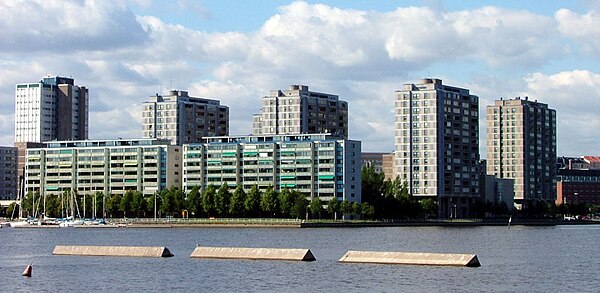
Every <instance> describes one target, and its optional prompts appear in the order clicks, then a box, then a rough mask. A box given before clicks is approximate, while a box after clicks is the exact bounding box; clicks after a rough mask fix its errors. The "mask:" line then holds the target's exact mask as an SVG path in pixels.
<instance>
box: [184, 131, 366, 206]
mask: <svg viewBox="0 0 600 293" xmlns="http://www.w3.org/2000/svg"><path fill="white" fill-rule="evenodd" d="M183 155H184V158H183V164H184V171H183V185H184V188H185V190H186V191H190V190H191V189H192V188H194V186H198V187H200V188H201V189H204V188H206V187H207V186H208V185H210V184H213V185H215V186H216V187H219V186H221V185H223V184H227V185H228V186H230V187H232V188H234V187H235V186H237V185H243V187H244V189H246V190H248V189H250V188H251V187H252V186H253V185H258V187H259V188H260V189H262V190H265V189H266V188H267V187H268V186H273V187H274V188H275V190H277V191H281V190H283V189H285V188H289V189H294V190H297V191H299V192H302V193H303V194H305V195H306V196H307V197H310V198H315V197H317V198H320V199H321V200H323V201H328V200H330V199H331V198H333V197H336V198H337V199H338V200H348V201H354V202H360V201H361V142H360V141H354V140H345V139H340V138H338V137H336V136H334V135H331V134H294V135H274V136H260V135H258V136H223V137H206V138H204V142H203V143H201V144H187V145H184V146H183Z"/></svg>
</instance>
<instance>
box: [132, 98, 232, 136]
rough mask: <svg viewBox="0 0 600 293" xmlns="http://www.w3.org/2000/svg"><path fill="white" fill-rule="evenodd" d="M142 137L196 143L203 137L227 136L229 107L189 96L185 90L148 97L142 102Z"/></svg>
mask: <svg viewBox="0 0 600 293" xmlns="http://www.w3.org/2000/svg"><path fill="white" fill-rule="evenodd" d="M142 117H143V125H142V128H143V137H144V138H160V139H170V140H171V141H172V144H175V145H181V144H185V143H196V142H200V141H201V140H202V137H204V136H222V135H228V134H229V107H227V106H224V105H221V104H220V102H219V101H217V100H211V99H204V98H196V97H190V96H189V95H188V93H187V92H186V91H176V90H172V91H170V92H169V94H168V95H165V96H160V95H158V94H156V95H155V96H151V97H150V98H149V101H147V102H144V111H143V113H142Z"/></svg>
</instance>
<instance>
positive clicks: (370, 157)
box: [361, 153, 395, 180]
mask: <svg viewBox="0 0 600 293" xmlns="http://www.w3.org/2000/svg"><path fill="white" fill-rule="evenodd" d="M361 156H362V165H363V167H373V168H374V169H375V172H376V173H383V174H384V175H385V179H386V180H388V179H389V180H394V178H395V177H394V153H362V154H361Z"/></svg>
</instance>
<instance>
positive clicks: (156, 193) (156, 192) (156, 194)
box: [154, 190, 163, 222]
mask: <svg viewBox="0 0 600 293" xmlns="http://www.w3.org/2000/svg"><path fill="white" fill-rule="evenodd" d="M157 196H158V197H160V200H161V201H162V200H163V198H162V196H160V195H159V194H158V190H157V191H155V192H154V222H156V197H157Z"/></svg>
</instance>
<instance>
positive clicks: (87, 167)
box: [25, 139, 182, 196]
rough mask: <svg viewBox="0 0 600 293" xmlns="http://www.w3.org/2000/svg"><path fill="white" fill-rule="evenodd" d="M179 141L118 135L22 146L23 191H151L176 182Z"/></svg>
mask: <svg viewBox="0 0 600 293" xmlns="http://www.w3.org/2000/svg"><path fill="white" fill-rule="evenodd" d="M181 161H182V157H181V147H180V146H175V145H171V144H170V141H169V140H158V139H120V140H83V141H54V142H47V143H44V146H43V147H42V148H30V149H27V156H26V168H25V174H26V176H25V188H26V192H39V193H40V194H42V195H46V194H59V193H62V192H63V191H65V190H73V191H74V190H77V192H78V193H79V194H94V193H96V192H102V193H103V194H104V195H107V196H108V195H111V194H121V195H122V194H125V192H127V191H128V190H137V191H141V192H142V193H143V194H145V195H151V194H154V192H156V191H161V190H163V189H165V188H168V187H171V186H175V187H179V188H181V174H182V164H181Z"/></svg>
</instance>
